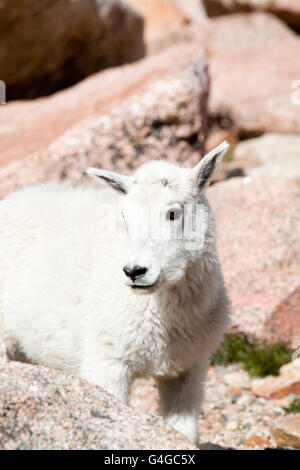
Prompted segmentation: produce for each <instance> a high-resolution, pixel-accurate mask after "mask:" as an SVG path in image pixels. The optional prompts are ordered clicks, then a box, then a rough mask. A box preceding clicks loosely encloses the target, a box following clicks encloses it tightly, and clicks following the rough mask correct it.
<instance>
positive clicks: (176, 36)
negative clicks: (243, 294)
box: [126, 0, 190, 53]
mask: <svg viewBox="0 0 300 470" xmlns="http://www.w3.org/2000/svg"><path fill="white" fill-rule="evenodd" d="M126 2H127V3H129V4H130V5H132V6H133V7H134V8H136V9H137V10H138V11H140V13H141V14H142V15H143V17H144V19H145V43H146V46H147V52H148V53H153V52H157V51H160V50H161V49H163V48H165V47H167V46H170V45H171V44H174V42H177V41H180V40H182V39H185V38H186V37H187V35H188V29H187V28H186V26H187V25H188V24H189V22H190V18H189V16H188V15H187V14H186V13H185V12H184V10H183V9H182V8H181V7H180V5H179V4H178V3H177V1H176V0H150V1H149V0H126Z"/></svg>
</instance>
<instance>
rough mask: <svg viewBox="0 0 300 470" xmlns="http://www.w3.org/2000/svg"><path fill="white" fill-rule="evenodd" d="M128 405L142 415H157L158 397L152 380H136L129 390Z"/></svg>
mask: <svg viewBox="0 0 300 470" xmlns="http://www.w3.org/2000/svg"><path fill="white" fill-rule="evenodd" d="M130 405H131V406H133V407H134V408H137V409H138V410H141V411H143V412H144V413H156V414H158V413H159V395H158V390H157V387H156V384H155V382H154V380H152V379H148V380H145V379H137V380H136V381H135V382H134V384H133V387H132V390H131V398H130Z"/></svg>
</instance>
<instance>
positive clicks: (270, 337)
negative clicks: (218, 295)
mask: <svg viewBox="0 0 300 470" xmlns="http://www.w3.org/2000/svg"><path fill="white" fill-rule="evenodd" d="M208 196H209V200H210V201H211V204H212V206H213V208H214V209H215V212H216V218H217V228H218V248H219V252H220V257H221V262H222V265H223V270H224V275H225V282H226V285H227V287H228V290H229V295H230V298H231V300H232V322H231V330H232V331H234V332H240V333H243V334H245V335H246V336H248V338H249V339H256V340H261V341H270V342H277V341H283V342H286V343H288V344H290V345H291V344H292V343H293V341H295V340H299V339H300V297H299V290H300V281H299V265H300V197H299V196H300V186H299V181H298V180H293V179H280V178H271V177H268V178H267V177H255V178H250V177H247V178H233V179H230V180H228V181H224V182H222V183H219V184H217V185H214V186H212V187H211V188H209V190H208Z"/></svg>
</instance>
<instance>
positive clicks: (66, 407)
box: [0, 362, 196, 450]
mask: <svg viewBox="0 0 300 470" xmlns="http://www.w3.org/2000/svg"><path fill="white" fill-rule="evenodd" d="M0 396H1V401H0V449H1V450H16V449H20V450H28V449H34V450H54V449H55V450H70V449H74V450H78V449H91V450H92V449H93V450H99V449H100V450H101V449H102V450H116V449H120V450H122V449H123V450H130V449H135V450H138V449H140V450H142V449H157V450H159V449H169V450H170V449H178V450H184V449H191V450H192V449H194V450H195V449H196V448H195V447H194V446H193V445H192V444H191V443H189V442H188V441H187V440H186V439H185V438H184V436H182V435H181V434H179V433H177V432H176V431H174V429H173V428H172V427H171V426H169V425H167V424H166V423H165V421H164V420H163V419H162V418H160V417H159V416H154V415H151V414H146V413H142V412H140V411H138V410H136V409H133V408H129V407H127V406H124V405H122V404H120V402H119V401H118V400H117V399H115V398H114V397H112V396H111V395H108V394H107V393H105V392H104V391H103V390H102V389H101V388H100V387H97V386H96V385H93V384H91V383H89V382H86V381H84V380H81V379H79V378H77V377H73V376H69V375H66V374H63V373H61V372H59V371H56V370H52V369H48V368H45V367H39V366H31V365H28V364H22V363H17V362H9V363H0Z"/></svg>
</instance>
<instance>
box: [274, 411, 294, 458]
mask: <svg viewBox="0 0 300 470" xmlns="http://www.w3.org/2000/svg"><path fill="white" fill-rule="evenodd" d="M271 431H272V434H273V436H274V438H275V440H276V443H277V445H278V446H284V447H293V448H294V449H298V450H300V413H298V414H296V415H294V416H288V417H286V418H281V419H280V420H276V421H275V422H274V424H273V426H272V428H271Z"/></svg>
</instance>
